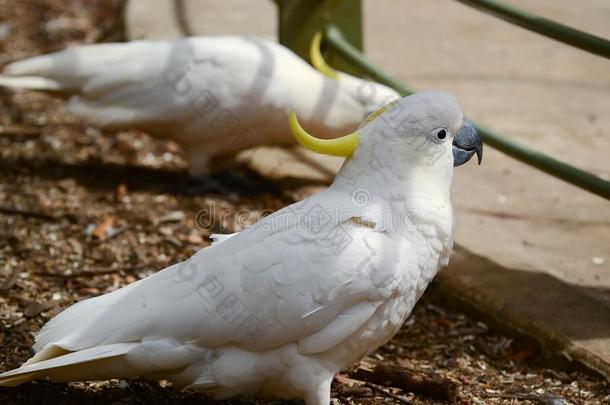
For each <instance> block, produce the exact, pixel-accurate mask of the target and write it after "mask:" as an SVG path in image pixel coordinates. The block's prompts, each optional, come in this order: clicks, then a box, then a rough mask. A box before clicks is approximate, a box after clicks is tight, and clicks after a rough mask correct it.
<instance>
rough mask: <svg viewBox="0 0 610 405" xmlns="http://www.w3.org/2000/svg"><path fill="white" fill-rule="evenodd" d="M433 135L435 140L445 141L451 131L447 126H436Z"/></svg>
mask: <svg viewBox="0 0 610 405" xmlns="http://www.w3.org/2000/svg"><path fill="white" fill-rule="evenodd" d="M431 136H432V140H433V141H434V142H438V143H440V142H444V141H445V139H447V138H449V131H447V129H446V128H436V129H433V130H432V132H431Z"/></svg>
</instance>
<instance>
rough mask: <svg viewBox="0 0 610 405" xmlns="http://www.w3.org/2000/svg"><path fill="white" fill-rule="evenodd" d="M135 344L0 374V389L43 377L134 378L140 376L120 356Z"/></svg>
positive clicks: (67, 356)
mask: <svg viewBox="0 0 610 405" xmlns="http://www.w3.org/2000/svg"><path fill="white" fill-rule="evenodd" d="M137 345H139V343H116V344H111V345H105V346H98V347H92V348H90V349H85V350H80V351H78V352H71V353H68V354H63V355H60V356H58V357H53V358H50V359H47V360H43V361H39V362H30V363H26V364H24V365H23V366H21V367H19V368H17V369H15V370H11V371H7V372H6V373H2V374H0V386H15V385H18V384H22V383H24V382H27V381H31V380H34V379H38V378H43V377H47V378H49V379H50V380H51V381H58V382H66V381H85V380H103V379H109V378H127V377H134V376H137V375H138V374H139V373H140V370H137V369H135V368H133V367H132V366H130V364H129V363H128V362H127V361H126V360H125V358H124V356H125V354H127V353H128V352H129V351H130V350H131V349H133V348H134V347H136V346H137Z"/></svg>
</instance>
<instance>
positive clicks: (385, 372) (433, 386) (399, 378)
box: [352, 363, 457, 403]
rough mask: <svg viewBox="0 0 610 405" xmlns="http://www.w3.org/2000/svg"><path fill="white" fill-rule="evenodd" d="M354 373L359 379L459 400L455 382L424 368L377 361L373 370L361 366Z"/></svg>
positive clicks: (436, 397)
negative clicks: (416, 368)
mask: <svg viewBox="0 0 610 405" xmlns="http://www.w3.org/2000/svg"><path fill="white" fill-rule="evenodd" d="M352 375H353V376H354V377H355V378H357V379H359V380H363V381H366V382H371V383H374V384H380V385H382V386H391V387H396V388H400V389H401V390H403V391H408V392H413V393H414V394H419V395H425V396H427V397H430V398H433V399H437V400H441V401H445V402H449V403H455V402H456V400H457V386H456V384H455V383H454V382H452V381H450V380H448V379H445V378H443V377H441V376H439V375H437V374H435V373H431V372H428V371H424V370H414V369H410V368H406V367H401V366H397V365H392V364H379V363H376V364H374V365H373V367H371V370H369V369H367V368H359V369H357V370H356V371H355V372H354V373H352Z"/></svg>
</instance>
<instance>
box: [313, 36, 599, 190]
mask: <svg viewBox="0 0 610 405" xmlns="http://www.w3.org/2000/svg"><path fill="white" fill-rule="evenodd" d="M325 34H326V35H325V36H324V39H325V42H326V43H327V44H328V45H329V46H331V47H332V48H333V49H334V50H335V51H337V52H338V53H340V54H341V56H343V57H344V58H345V59H346V60H347V61H348V62H350V63H352V64H354V65H355V66H356V67H358V68H359V69H360V70H362V71H363V72H366V73H367V74H368V76H369V77H370V78H371V79H373V80H375V81H378V82H380V83H383V84H385V85H387V86H390V87H392V88H393V89H395V90H396V91H398V92H399V93H400V94H402V95H408V94H411V93H413V90H411V89H409V88H408V87H406V86H405V85H403V84H402V83H401V82H399V81H398V80H396V79H394V78H393V77H391V76H390V75H388V74H387V73H385V72H384V71H383V70H381V69H380V68H378V67H377V66H375V65H374V64H373V63H371V62H369V61H368V60H367V59H366V58H365V57H364V55H363V54H362V53H361V52H360V51H358V50H357V49H356V48H354V47H353V46H351V45H350V44H349V42H347V41H346V40H345V39H344V38H343V35H342V34H341V32H340V31H339V30H338V29H337V28H336V27H334V26H332V25H329V26H327V28H326V31H325ZM476 126H477V129H478V130H479V131H480V134H481V136H482V137H483V139H484V141H485V143H487V144H488V145H489V146H491V147H493V148H496V149H498V150H499V151H501V152H503V153H505V154H507V155H509V156H511V157H513V158H515V159H517V160H520V161H522V162H524V163H526V164H528V165H530V166H534V167H536V168H538V169H540V170H542V171H543V172H545V173H548V174H550V175H552V176H555V177H557V178H559V179H561V180H563V181H566V182H568V183H570V184H573V185H575V186H577V187H580V188H582V189H585V190H587V191H590V192H592V193H594V194H597V195H599V196H600V197H603V198H605V199H610V182H609V181H606V180H604V179H602V178H600V177H598V176H595V175H594V174H591V173H589V172H586V171H584V170H581V169H579V168H577V167H574V166H571V165H569V164H567V163H564V162H561V161H559V160H557V159H554V158H552V157H550V156H548V155H545V154H544V153H542V152H538V151H536V150H533V149H531V148H529V147H527V146H525V145H523V144H521V143H519V142H515V141H513V140H511V139H509V138H507V137H505V136H502V135H500V134H498V133H496V132H494V131H492V130H490V129H488V128H485V127H483V126H481V125H476Z"/></svg>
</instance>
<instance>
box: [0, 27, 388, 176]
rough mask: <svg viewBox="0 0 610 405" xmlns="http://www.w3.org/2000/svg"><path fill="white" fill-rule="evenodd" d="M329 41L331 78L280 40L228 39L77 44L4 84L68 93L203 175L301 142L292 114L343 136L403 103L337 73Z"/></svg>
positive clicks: (13, 71) (91, 119) (83, 113)
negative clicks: (254, 150)
mask: <svg viewBox="0 0 610 405" xmlns="http://www.w3.org/2000/svg"><path fill="white" fill-rule="evenodd" d="M319 43H320V36H319V35H317V36H316V37H315V40H314V41H313V42H312V47H311V52H312V56H313V58H314V60H315V61H316V63H317V64H318V65H319V66H320V68H321V69H322V71H323V72H324V73H325V74H322V73H320V72H319V71H316V70H315V69H314V68H312V67H311V66H310V65H308V64H307V63H306V62H305V61H303V60H302V59H301V58H300V57H298V56H297V55H296V54H294V53H293V52H292V51H291V50H289V49H288V48H286V47H284V46H282V45H280V44H278V43H275V42H271V41H267V40H263V39H258V38H250V37H229V36H227V37H224V36H219V37H191V38H185V39H179V40H174V41H133V42H128V43H111V44H95V45H84V46H76V47H73V48H69V49H66V50H64V51H61V52H57V53H53V54H49V55H43V56H37V57H33V58H30V59H26V60H23V61H19V62H14V63H11V64H9V65H7V66H6V67H5V68H4V70H3V72H2V75H0V85H2V86H8V87H15V88H28V89H37V90H45V91H52V92H61V93H63V94H67V95H68V96H69V100H68V109H69V111H70V112H72V113H73V114H74V115H76V116H78V117H80V118H82V119H83V120H85V121H86V122H88V123H90V124H93V125H97V126H100V127H103V128H115V129H129V128H132V129H139V130H142V131H145V132H147V133H149V134H150V135H152V136H156V137H166V138H171V139H173V140H175V141H176V142H177V143H179V144H180V145H181V146H182V147H183V149H184V150H185V152H186V154H187V156H188V159H189V162H190V174H191V175H193V176H200V175H205V174H208V173H209V172H211V171H214V169H217V167H215V165H217V164H218V163H219V162H218V161H216V162H212V159H213V158H214V157H215V156H222V155H226V154H232V153H234V152H237V151H240V150H243V149H247V148H250V147H252V146H257V145H271V144H293V143H294V142H295V141H294V137H292V135H291V134H290V129H289V127H288V124H287V122H286V115H287V114H288V112H289V111H295V112H296V113H297V114H298V116H299V117H300V118H301V119H302V120H303V122H304V124H305V125H307V127H308V128H311V131H312V132H313V133H316V134H321V135H320V136H323V137H329V138H333V137H335V136H338V135H341V134H344V133H346V132H349V131H352V130H354V129H356V126H357V125H358V124H359V123H360V122H361V121H362V120H363V119H364V117H366V116H367V115H368V114H369V113H371V112H373V111H375V110H376V109H378V108H379V107H380V106H382V105H384V104H386V103H387V102H389V101H391V100H393V99H396V98H399V97H400V96H399V95H398V93H397V92H396V91H394V90H392V89H390V88H389V87H386V86H384V85H381V84H377V83H372V82H367V81H365V80H362V79H358V78H356V77H353V76H350V75H348V74H345V73H341V72H335V71H333V70H332V69H330V68H329V67H328V66H327V65H326V64H325V63H324V61H323V59H322V58H321V57H320V53H319V52H320V51H319Z"/></svg>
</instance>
